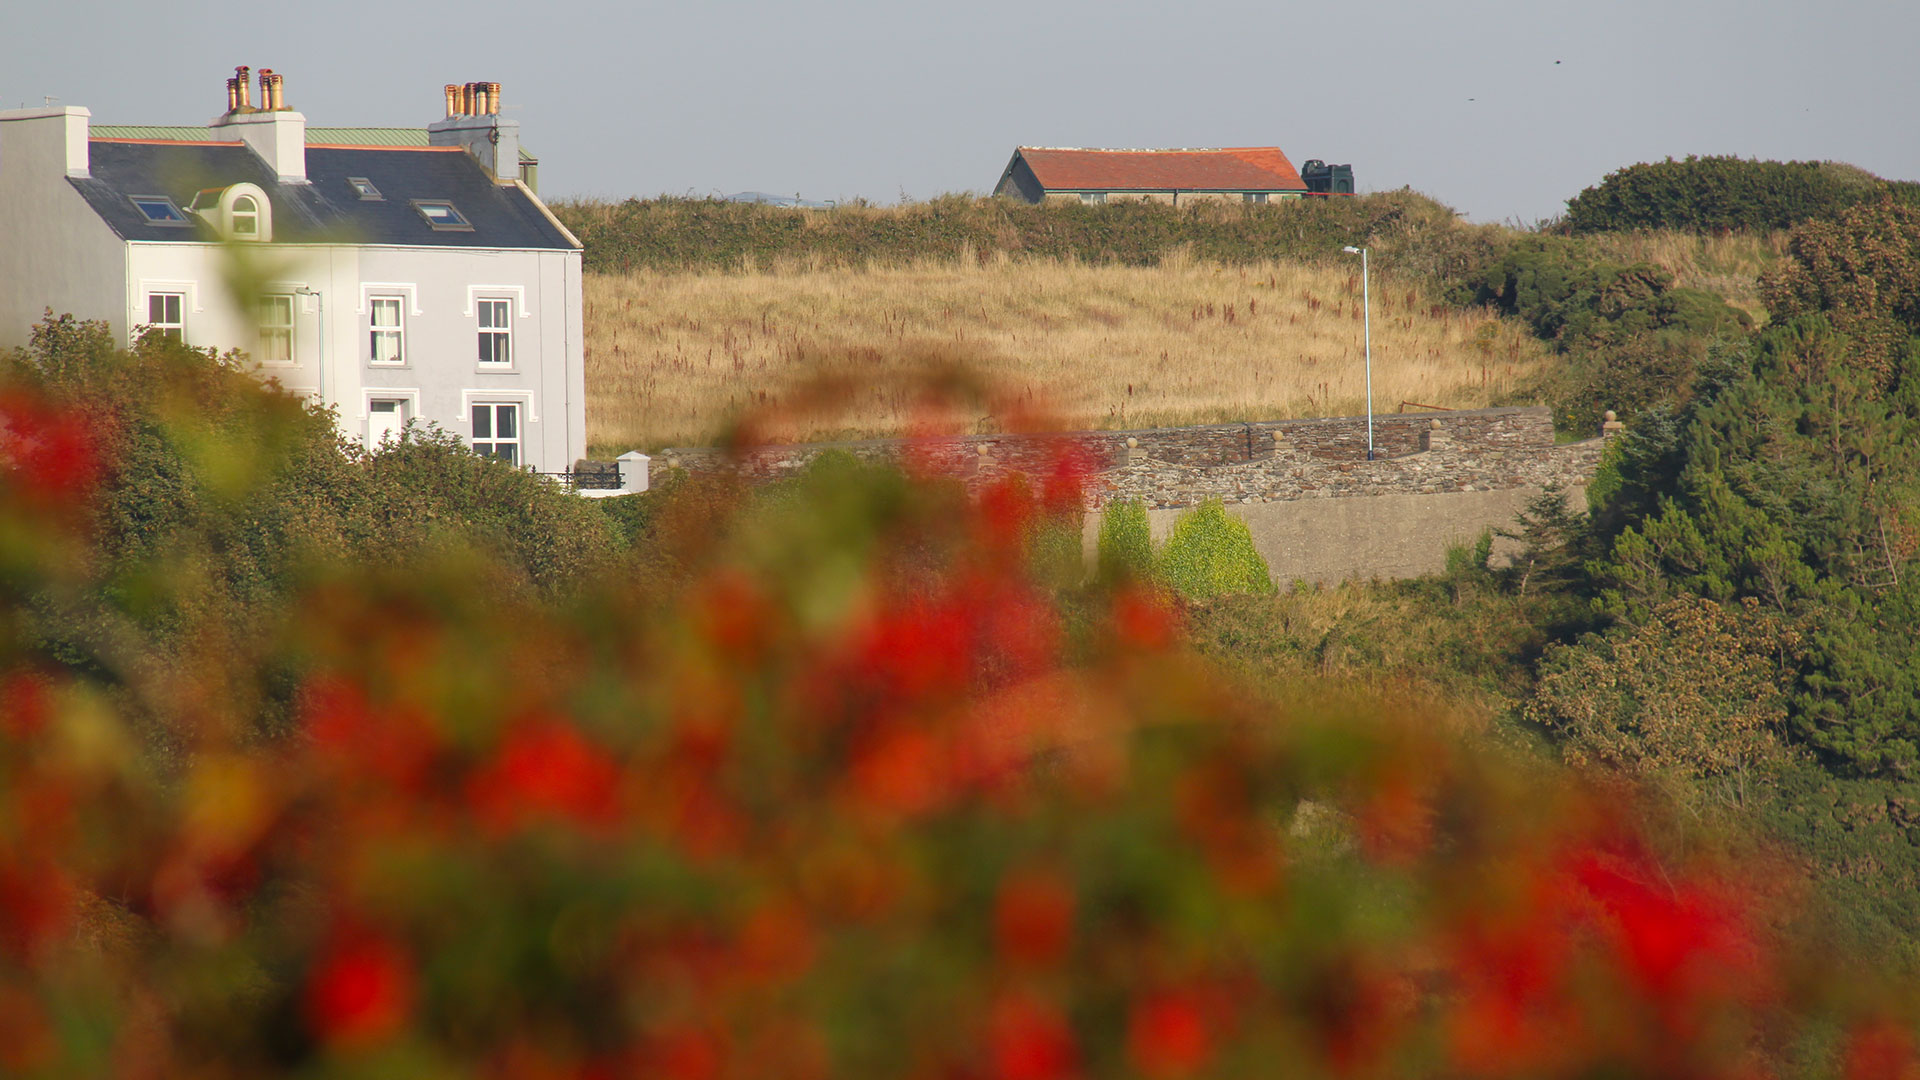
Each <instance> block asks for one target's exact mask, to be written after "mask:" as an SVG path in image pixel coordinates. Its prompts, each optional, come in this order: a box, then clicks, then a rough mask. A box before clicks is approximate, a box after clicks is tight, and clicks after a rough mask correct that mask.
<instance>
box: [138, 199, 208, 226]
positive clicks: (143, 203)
mask: <svg viewBox="0 0 1920 1080" xmlns="http://www.w3.org/2000/svg"><path fill="white" fill-rule="evenodd" d="M127 198H128V201H130V202H132V203H133V207H134V209H136V210H138V211H140V216H141V217H143V218H146V219H147V224H149V225H171V226H173V227H175V228H180V229H190V228H192V227H193V222H191V221H188V220H187V215H185V214H183V213H181V212H180V208H179V207H177V206H175V205H173V200H172V199H169V198H167V197H166V196H165V195H130V196H128V197H127Z"/></svg>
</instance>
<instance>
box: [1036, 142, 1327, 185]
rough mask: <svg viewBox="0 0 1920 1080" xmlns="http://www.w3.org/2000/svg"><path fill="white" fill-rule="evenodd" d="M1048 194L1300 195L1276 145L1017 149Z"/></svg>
mask: <svg viewBox="0 0 1920 1080" xmlns="http://www.w3.org/2000/svg"><path fill="white" fill-rule="evenodd" d="M1017 153H1019V155H1020V156H1021V157H1023V158H1025V159H1026V161H1027V167H1028V168H1030V169H1032V170H1033V175H1034V176H1036V177H1038V178H1039V180H1040V186H1041V187H1044V188H1047V189H1048V190H1050V191H1170V190H1174V189H1179V190H1181V191H1305V190H1307V185H1306V183H1305V182H1304V181H1302V180H1301V179H1300V174H1299V173H1298V172H1296V171H1295V170H1294V167H1293V162H1291V161H1288V160H1287V155H1285V154H1283V153H1281V152H1280V148H1279V147H1277V146H1239V147H1227V148H1222V149H1218V150H1063V149H1053V148H1050V147H1044V146H1022V147H1020V149H1019V150H1018V151H1017Z"/></svg>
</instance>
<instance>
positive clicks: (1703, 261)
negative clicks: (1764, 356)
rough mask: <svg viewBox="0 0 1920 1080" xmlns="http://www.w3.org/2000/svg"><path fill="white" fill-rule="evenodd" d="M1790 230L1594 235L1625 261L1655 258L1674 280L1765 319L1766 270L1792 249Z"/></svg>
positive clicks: (1611, 253) (1614, 256) (1607, 251)
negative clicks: (1789, 246)
mask: <svg viewBox="0 0 1920 1080" xmlns="http://www.w3.org/2000/svg"><path fill="white" fill-rule="evenodd" d="M1787 236H1788V234H1787V233H1786V232H1785V231H1784V230H1782V231H1780V232H1772V233H1758V234H1749V233H1732V234H1729V235H1727V236H1708V235H1701V234H1697V233H1691V232H1676V231H1671V230H1664V229H1663V230H1660V231H1644V232H1619V233H1600V234H1595V235H1594V236H1593V237H1592V240H1593V241H1594V242H1595V243H1596V244H1597V245H1599V247H1600V250H1601V251H1603V252H1604V253H1605V254H1606V255H1607V256H1608V257H1609V258H1612V259H1615V260H1617V261H1619V262H1650V263H1653V264H1654V265H1655V266H1659V267H1662V268H1664V269H1666V270H1667V271H1668V272H1669V273H1671V274H1672V275H1673V276H1674V284H1676V285H1680V286H1683V287H1685V288H1690V289H1704V290H1706V291H1707V292H1710V293H1717V294H1719V295H1720V296H1722V297H1724V298H1725V299H1726V301H1727V303H1729V304H1732V305H1733V306H1734V307H1737V308H1739V309H1741V310H1742V311H1745V312H1746V313H1747V314H1749V315H1751V316H1753V321H1754V324H1755V325H1762V324H1765V323H1766V321H1767V308H1766V305H1765V304H1762V303H1761V302H1760V275H1761V274H1762V273H1763V272H1765V271H1766V270H1767V269H1768V268H1769V267H1771V266H1772V265H1773V264H1774V263H1775V262H1778V261H1779V260H1780V259H1781V258H1782V257H1783V256H1785V255H1786V253H1787Z"/></svg>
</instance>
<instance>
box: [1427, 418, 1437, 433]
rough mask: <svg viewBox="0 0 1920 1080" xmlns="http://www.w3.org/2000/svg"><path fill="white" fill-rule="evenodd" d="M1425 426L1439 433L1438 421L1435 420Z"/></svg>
mask: <svg viewBox="0 0 1920 1080" xmlns="http://www.w3.org/2000/svg"><path fill="white" fill-rule="evenodd" d="M1427 426H1428V427H1430V428H1432V429H1433V430H1435V431H1439V430H1440V421H1438V420H1435V421H1433V422H1432V423H1430V424H1428V425H1427Z"/></svg>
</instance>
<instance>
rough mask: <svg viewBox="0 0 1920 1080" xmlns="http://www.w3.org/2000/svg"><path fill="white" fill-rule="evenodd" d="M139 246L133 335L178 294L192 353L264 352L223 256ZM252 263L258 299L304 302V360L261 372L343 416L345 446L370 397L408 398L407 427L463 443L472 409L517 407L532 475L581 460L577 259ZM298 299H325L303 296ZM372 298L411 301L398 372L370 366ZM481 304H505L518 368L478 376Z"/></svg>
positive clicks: (457, 256) (309, 254)
mask: <svg viewBox="0 0 1920 1080" xmlns="http://www.w3.org/2000/svg"><path fill="white" fill-rule="evenodd" d="M129 246H130V248H131V254H130V256H129V259H128V274H127V290H126V296H125V299H124V305H125V306H124V312H123V319H125V320H126V321H127V323H128V325H135V324H138V323H141V322H144V321H145V320H146V298H147V295H148V294H149V293H152V292H181V293H184V294H185V296H186V300H185V304H184V305H183V306H184V308H185V318H186V324H187V325H186V339H187V342H188V343H189V344H192V345H197V346H200V347H203V348H205V347H211V348H215V349H218V350H220V351H223V352H224V351H226V350H228V349H232V348H240V349H245V350H248V351H249V352H250V353H251V352H255V349H256V344H257V330H256V326H255V322H254V319H255V316H254V312H253V311H252V309H251V307H243V306H242V305H237V304H236V303H235V301H234V299H233V298H232V297H230V296H229V295H227V287H226V285H225V284H224V283H225V282H226V281H227V280H228V276H229V275H228V266H227V264H228V261H229V260H230V259H231V256H230V255H229V254H228V253H227V252H226V250H225V249H223V248H222V247H221V246H219V245H211V244H197V243H195V244H158V243H135V244H132V245H129ZM248 255H249V256H251V258H250V259H249V266H250V269H252V270H253V271H254V274H253V277H252V280H255V281H257V282H258V283H259V288H260V290H261V291H263V292H274V293H293V294H295V316H294V322H295V333H294V360H295V363H294V364H292V365H290V366H270V365H261V366H260V372H261V374H262V375H263V376H264V377H268V378H272V379H276V380H278V381H279V382H280V383H281V385H283V386H285V387H286V388H287V389H289V390H293V391H297V392H301V393H305V394H309V395H311V396H314V397H316V398H319V399H320V400H323V401H325V402H327V403H328V404H332V405H334V406H336V407H337V408H338V410H339V418H340V428H341V430H342V431H343V432H345V433H346V434H347V435H349V436H351V437H353V438H357V439H365V438H366V437H367V432H368V422H369V418H370V417H369V410H368V407H367V406H368V402H369V401H370V400H371V399H373V398H398V399H401V400H404V401H406V402H408V414H409V415H410V416H414V417H418V418H419V419H422V420H425V421H429V422H431V423H435V424H438V425H439V426H440V427H442V428H444V429H446V430H447V431H450V432H453V433H454V434H456V435H458V436H460V438H461V439H462V440H467V439H469V438H470V437H471V434H472V430H471V424H472V420H471V417H472V406H473V405H475V404H477V403H494V402H510V403H514V404H518V405H520V406H521V409H520V417H521V423H522V429H523V430H522V434H521V460H522V462H523V463H524V464H528V465H532V466H533V467H535V468H537V469H540V470H542V471H544V472H558V471H562V470H565V469H570V468H572V467H573V463H574V461H575V460H577V459H578V458H580V457H583V456H584V455H585V453H586V402H585V390H586V387H585V372H584V361H585V350H584V348H583V345H582V342H581V330H582V327H581V312H580V255H579V253H578V252H570V251H513V250H499V249H486V248H407V247H355V246H350V245H337V246H336V245H312V246H308V245H282V244H271V245H261V246H260V247H259V248H258V249H257V253H256V251H249V252H248ZM302 289H306V290H311V291H313V292H314V293H317V294H318V295H317V296H302V295H299V292H300V290H302ZM376 296H383V297H398V298H400V300H401V309H402V321H403V327H404V331H403V332H404V350H405V361H404V363H402V364H400V365H398V366H390V365H376V364H374V363H372V349H371V330H372V322H371V320H372V305H371V303H370V300H371V298H373V297H376ZM482 298H495V299H506V300H507V301H508V302H509V310H510V311H511V313H512V334H513V337H512V354H513V363H512V365H511V366H510V367H509V368H507V369H504V370H495V369H483V368H482V367H481V366H480V362H479V355H478V354H479V340H478V339H479V322H478V311H477V308H476V306H475V302H476V301H477V300H479V299H482ZM323 312H324V315H325V333H324V337H325V346H326V350H325V363H324V364H323V363H322V362H321V338H322V333H321V315H322V313H323Z"/></svg>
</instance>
